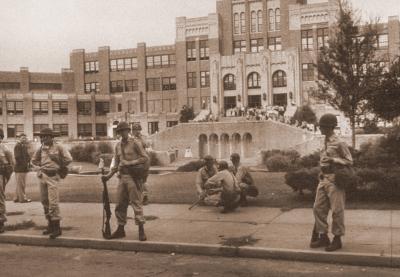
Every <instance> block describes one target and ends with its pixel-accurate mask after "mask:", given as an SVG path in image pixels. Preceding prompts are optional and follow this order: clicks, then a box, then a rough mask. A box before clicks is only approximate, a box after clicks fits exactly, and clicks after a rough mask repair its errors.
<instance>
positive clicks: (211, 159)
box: [204, 155, 214, 161]
mask: <svg viewBox="0 0 400 277" xmlns="http://www.w3.org/2000/svg"><path fill="white" fill-rule="evenodd" d="M204 160H205V161H214V158H213V156H211V155H207V156H205V157H204Z"/></svg>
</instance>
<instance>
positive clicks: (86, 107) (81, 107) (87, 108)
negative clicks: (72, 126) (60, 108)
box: [78, 101, 92, 115]
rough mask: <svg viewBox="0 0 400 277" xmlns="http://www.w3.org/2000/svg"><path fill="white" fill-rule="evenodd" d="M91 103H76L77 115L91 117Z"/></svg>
mask: <svg viewBox="0 0 400 277" xmlns="http://www.w3.org/2000/svg"><path fill="white" fill-rule="evenodd" d="M91 114H92V103H91V102H89V101H78V115H91Z"/></svg>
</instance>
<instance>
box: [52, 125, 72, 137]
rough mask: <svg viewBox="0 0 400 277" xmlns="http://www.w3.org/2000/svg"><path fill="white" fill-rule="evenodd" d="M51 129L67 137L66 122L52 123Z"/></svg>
mask: <svg viewBox="0 0 400 277" xmlns="http://www.w3.org/2000/svg"><path fill="white" fill-rule="evenodd" d="M53 130H54V131H56V132H57V133H59V134H60V136H61V137H68V124H53Z"/></svg>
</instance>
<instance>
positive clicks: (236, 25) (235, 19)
mask: <svg viewBox="0 0 400 277" xmlns="http://www.w3.org/2000/svg"><path fill="white" fill-rule="evenodd" d="M239 28H240V22H239V14H238V13H235V14H234V15H233V32H234V33H235V34H239Z"/></svg>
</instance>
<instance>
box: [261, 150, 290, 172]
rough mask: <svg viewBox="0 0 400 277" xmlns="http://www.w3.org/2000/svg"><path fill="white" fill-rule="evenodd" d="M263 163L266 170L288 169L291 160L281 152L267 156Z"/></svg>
mask: <svg viewBox="0 0 400 277" xmlns="http://www.w3.org/2000/svg"><path fill="white" fill-rule="evenodd" d="M265 164H266V166H267V168H268V170H269V171H272V172H284V171H288V170H289V169H290V167H291V162H290V159H289V158H288V156H284V155H282V154H277V155H274V156H272V157H270V158H268V159H267V161H266V162H265Z"/></svg>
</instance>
